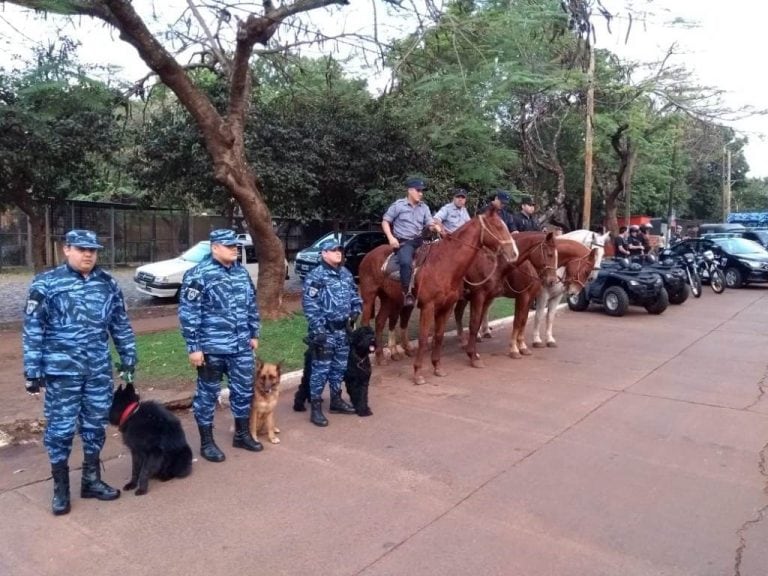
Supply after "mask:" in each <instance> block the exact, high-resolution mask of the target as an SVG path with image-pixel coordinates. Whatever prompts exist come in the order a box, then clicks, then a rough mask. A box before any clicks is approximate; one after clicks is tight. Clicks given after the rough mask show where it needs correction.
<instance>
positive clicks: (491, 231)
mask: <svg viewBox="0 0 768 576" xmlns="http://www.w3.org/2000/svg"><path fill="white" fill-rule="evenodd" d="M477 219H478V220H479V222H480V246H484V247H485V248H488V249H489V250H492V251H494V252H496V253H499V252H500V253H501V254H502V255H503V256H504V258H505V259H506V260H507V262H516V261H517V258H518V256H520V252H519V251H518V249H517V244H516V243H515V241H514V240H513V239H512V235H511V234H510V233H509V229H508V228H507V225H506V224H505V223H504V221H503V220H502V219H501V218H500V217H499V213H498V211H497V210H496V208H494V207H493V206H491V208H490V210H489V211H488V212H487V213H486V214H480V216H478V217H477Z"/></svg>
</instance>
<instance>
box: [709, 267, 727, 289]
mask: <svg viewBox="0 0 768 576" xmlns="http://www.w3.org/2000/svg"><path fill="white" fill-rule="evenodd" d="M709 285H710V286H712V291H713V292H714V293H715V294H722V293H723V292H725V274H723V271H722V270H720V268H713V269H712V270H711V271H710V273H709Z"/></svg>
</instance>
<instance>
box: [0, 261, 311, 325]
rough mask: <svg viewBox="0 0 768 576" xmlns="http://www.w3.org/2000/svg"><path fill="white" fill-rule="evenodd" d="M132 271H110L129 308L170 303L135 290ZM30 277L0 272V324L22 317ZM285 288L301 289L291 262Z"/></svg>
mask: <svg viewBox="0 0 768 576" xmlns="http://www.w3.org/2000/svg"><path fill="white" fill-rule="evenodd" d="M133 273H134V269H133V268H118V269H117V270H115V271H113V272H112V274H113V276H114V277H115V278H116V279H117V281H118V282H119V283H120V287H121V288H122V290H123V295H124V296H125V301H126V305H127V306H128V308H129V309H135V308H152V307H158V306H168V305H169V304H172V301H171V300H170V299H165V298H163V299H161V298H152V297H150V296H146V295H145V294H142V293H141V292H139V291H138V290H136V288H134V284H133ZM32 277H33V275H32V273H11V274H6V273H3V274H0V324H4V323H8V322H18V321H20V320H21V319H22V311H23V310H24V303H25V302H26V297H27V291H28V289H29V284H30V282H31V281H32ZM285 289H286V290H287V291H289V292H299V291H301V280H300V279H299V277H298V275H297V274H296V273H295V271H294V270H293V264H291V271H290V279H289V280H287V281H286V284H285Z"/></svg>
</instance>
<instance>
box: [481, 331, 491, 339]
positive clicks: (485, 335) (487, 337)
mask: <svg viewBox="0 0 768 576" xmlns="http://www.w3.org/2000/svg"><path fill="white" fill-rule="evenodd" d="M481 338H485V339H486V340H490V339H491V338H493V334H491V333H490V332H486V333H485V334H483V335H482V336H481Z"/></svg>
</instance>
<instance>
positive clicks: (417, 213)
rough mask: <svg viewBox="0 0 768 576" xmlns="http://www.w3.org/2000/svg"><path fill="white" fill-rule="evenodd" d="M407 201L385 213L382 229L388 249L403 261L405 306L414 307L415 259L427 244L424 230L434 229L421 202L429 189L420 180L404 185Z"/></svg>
mask: <svg viewBox="0 0 768 576" xmlns="http://www.w3.org/2000/svg"><path fill="white" fill-rule="evenodd" d="M405 186H406V188H407V189H408V192H407V194H406V196H405V198H401V199H399V200H397V201H395V202H394V203H393V204H392V205H391V206H390V207H389V208H388V209H387V211H386V212H385V213H384V218H383V220H382V222H381V229H382V230H383V231H384V234H386V236H387V240H388V241H389V245H390V246H391V247H392V249H393V250H396V251H397V255H398V258H399V260H400V286H401V287H402V289H403V294H404V296H405V301H404V306H406V307H411V306H413V305H414V304H415V303H416V301H415V299H414V297H413V294H412V293H411V274H412V273H413V255H414V253H415V252H416V250H417V249H418V248H419V246H421V245H422V243H423V242H424V241H423V239H422V237H421V234H422V231H423V230H424V227H425V226H432V212H431V211H430V210H429V206H427V205H426V204H425V203H424V202H423V201H422V200H421V198H422V196H423V194H424V190H425V189H426V187H427V185H426V183H425V182H424V180H422V179H421V178H411V179H410V180H408V181H407V182H406V183H405Z"/></svg>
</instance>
